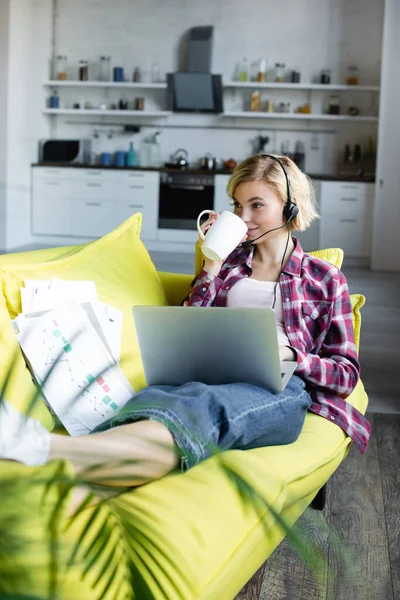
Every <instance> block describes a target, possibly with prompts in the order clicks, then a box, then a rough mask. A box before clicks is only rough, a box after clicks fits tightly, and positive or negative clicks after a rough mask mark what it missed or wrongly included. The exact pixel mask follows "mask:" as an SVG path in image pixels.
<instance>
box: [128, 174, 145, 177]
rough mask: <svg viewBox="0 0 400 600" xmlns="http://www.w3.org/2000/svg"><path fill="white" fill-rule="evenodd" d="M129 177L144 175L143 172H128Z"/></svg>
mask: <svg viewBox="0 0 400 600" xmlns="http://www.w3.org/2000/svg"><path fill="white" fill-rule="evenodd" d="M129 177H144V175H143V173H129Z"/></svg>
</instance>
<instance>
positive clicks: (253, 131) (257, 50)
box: [0, 0, 384, 250]
mask: <svg viewBox="0 0 400 600" xmlns="http://www.w3.org/2000/svg"><path fill="white" fill-rule="evenodd" d="M383 14H384V0H374V1H372V0H371V1H368V2H364V1H362V0H287V1H286V2H285V3H276V2H273V1H272V0H248V1H247V2H245V3H244V2H240V1H239V0H231V1H230V2H227V1H226V0H204V1H203V2H201V3H194V2H190V1H189V0H186V1H184V0H168V1H163V0H136V1H135V2H133V1H128V0H114V2H113V3H112V4H111V3H109V2H105V1H101V0H98V1H96V0H92V1H90V2H80V1H77V0H18V2H13V1H12V0H8V1H6V2H3V3H2V4H1V6H0V33H1V34H2V35H0V45H2V48H0V49H2V50H3V51H2V52H0V82H1V81H2V80H6V82H7V86H5V87H4V86H3V87H2V86H0V109H1V108H2V106H4V110H0V115H1V116H0V119H1V122H0V125H1V124H3V127H0V130H1V133H0V169H1V170H0V181H6V182H7V185H3V186H1V188H0V220H1V228H0V248H5V249H7V250H11V249H15V248H20V247H26V246H29V245H32V244H38V245H54V244H59V243H60V238H59V236H54V237H53V238H52V237H51V236H47V237H41V236H40V235H39V236H38V235H33V233H32V227H31V214H30V213H31V186H32V169H31V166H30V165H31V164H32V163H35V162H37V161H38V156H39V155H38V142H39V140H41V139H48V138H49V137H55V138H58V139H65V138H69V139H82V138H90V139H91V140H92V155H91V161H92V162H93V163H95V162H97V161H99V160H100V155H101V153H111V154H114V153H115V152H118V151H125V152H126V151H128V149H129V145H130V143H131V142H133V145H134V148H135V150H136V160H137V162H138V164H140V163H142V164H144V166H146V165H148V164H149V161H150V159H149V158H148V155H146V153H145V152H144V149H145V148H147V145H146V144H145V142H147V141H148V140H149V139H152V138H153V137H154V134H155V133H156V132H159V135H158V136H157V138H158V141H159V150H160V162H161V163H164V162H166V161H169V160H170V158H171V155H173V154H174V152H175V151H176V150H177V149H178V148H185V149H186V151H187V154H188V160H189V163H190V165H191V166H198V165H199V161H200V160H201V157H204V155H206V153H211V154H212V155H213V156H215V157H217V158H220V159H222V160H224V161H226V160H227V159H230V158H233V159H235V160H236V161H240V160H242V159H243V158H245V157H246V156H248V155H250V154H251V153H253V152H254V151H256V150H258V145H257V144H258V140H259V139H260V136H263V137H264V138H267V139H268V141H267V142H266V143H265V145H264V149H265V150H266V151H267V152H278V153H281V152H282V150H283V149H285V151H288V152H294V150H295V147H296V143H299V142H300V146H301V147H303V148H304V152H305V170H306V171H307V172H308V173H311V174H316V175H320V176H323V175H334V174H337V173H338V172H340V170H341V168H342V166H343V165H342V164H341V163H342V160H343V157H344V154H345V146H346V144H348V145H349V147H350V148H351V149H354V147H355V145H356V144H359V145H360V147H361V149H363V150H364V152H365V151H366V150H367V149H369V150H372V151H374V150H375V147H376V143H377V130H378V128H377V116H378V111H379V91H366V92H361V91H359V90H356V88H355V90H354V92H353V91H347V92H343V93H341V92H340V91H339V92H337V93H336V92H332V91H330V92H326V91H324V90H322V91H321V90H312V91H309V90H296V91H293V90H288V89H285V90H268V89H264V90H262V89H260V92H261V98H260V100H261V105H262V106H264V105H265V103H266V102H267V101H268V100H272V101H274V102H276V103H280V102H285V103H286V102H289V103H290V106H291V109H290V111H291V112H293V111H294V110H296V109H297V107H298V106H301V105H304V104H307V103H308V104H310V106H311V112H312V113H322V112H326V111H327V103H328V100H329V98H330V96H332V95H338V96H339V98H340V102H341V114H343V115H346V114H347V110H348V108H349V107H350V106H356V107H357V108H358V109H359V110H360V115H361V116H363V115H364V116H365V115H367V116H372V117H373V118H374V119H373V120H371V121H368V120H366V121H354V122H351V121H348V120H344V121H336V120H315V121H314V120H307V119H304V120H303V119H301V115H299V116H300V118H298V119H295V120H294V119H293V120H291V119H279V120H278V119H271V118H265V119H263V118H260V117H259V115H257V117H256V118H250V116H246V117H244V116H243V117H241V116H240V115H239V116H237V113H238V112H239V113H240V112H241V111H243V110H245V111H249V110H250V104H251V93H252V92H254V89H246V88H229V89H224V112H225V114H224V115H222V116H221V115H215V114H214V115H204V114H177V113H174V114H172V115H168V116H162V117H160V116H159V115H157V116H146V112H148V111H162V110H166V109H167V106H166V91H165V90H164V89H143V90H137V89H127V90H120V89H119V90H117V89H111V90H110V89H109V90H106V89H103V88H101V87H95V88H91V87H87V88H86V87H85V88H84V87H82V88H73V87H62V86H60V87H59V88H57V90H58V96H59V107H60V108H69V109H72V107H73V106H74V104H75V105H76V104H77V103H78V104H79V107H80V109H82V108H83V107H84V106H85V104H86V103H90V106H92V107H94V108H98V109H100V111H101V108H102V105H103V107H104V106H105V105H107V107H109V106H110V104H113V103H114V104H115V105H116V106H117V107H118V106H120V102H121V101H122V102H128V108H129V109H131V108H132V107H133V106H134V105H135V99H136V98H137V97H139V96H140V97H143V100H144V108H145V110H144V111H143V113H142V114H141V115H140V117H135V116H131V115H130V114H128V112H129V111H128V112H127V116H126V117H125V116H122V117H120V116H105V115H104V114H100V115H96V114H94V113H93V114H92V115H89V114H87V115H84V116H82V115H81V113H80V111H77V112H76V114H65V115H64V114H58V115H55V114H49V113H46V112H44V109H46V107H49V97H50V96H52V95H54V91H53V90H54V88H53V87H52V86H50V85H48V84H47V85H45V84H46V82H48V81H49V80H50V79H52V78H53V77H54V75H55V70H57V65H55V64H54V63H53V62H52V60H51V59H52V56H57V55H62V56H66V57H67V62H66V70H67V80H71V79H74V80H76V79H78V78H79V71H78V67H79V61H81V60H86V61H88V78H89V80H96V79H98V78H99V76H100V72H99V69H100V56H102V55H109V56H110V57H111V60H110V63H111V70H112V68H113V67H115V66H122V67H123V68H124V75H125V79H126V80H127V81H133V78H134V75H133V74H134V70H135V68H137V67H138V68H139V69H140V72H141V78H142V81H143V82H148V81H152V80H153V81H154V79H159V80H160V81H161V82H163V81H165V77H166V74H167V73H169V72H174V71H177V70H179V69H180V68H181V67H182V61H183V60H184V57H185V48H186V45H185V34H187V32H188V30H189V29H190V28H192V27H195V26H203V25H212V26H213V40H212V60H211V72H212V73H215V74H221V75H222V77H223V83H224V84H228V83H230V82H231V81H232V80H233V79H234V78H235V77H237V70H238V65H240V64H242V63H243V59H244V58H246V59H247V62H248V67H249V76H250V77H251V75H252V73H253V71H254V69H256V67H257V66H258V65H259V61H260V59H261V58H264V59H265V60H266V70H267V81H273V80H274V77H275V69H274V65H275V63H284V64H285V73H286V74H285V77H289V80H290V73H291V71H298V72H300V77H301V83H309V82H320V77H321V72H322V71H323V70H325V69H329V70H330V81H331V83H333V84H345V83H346V79H347V77H348V76H349V71H348V67H349V66H352V65H355V66H357V68H358V72H357V76H358V79H359V84H360V85H365V86H379V84H380V76H381V64H380V63H381V47H382V26H383ZM7 24H8V26H7ZM111 77H112V75H111ZM88 110H89V109H88ZM229 113H231V114H232V113H235V115H236V116H234V117H233V116H229ZM124 125H139V126H140V131H139V132H138V133H132V132H126V131H125V130H124ZM372 170H373V168H372ZM3 175H4V177H3ZM77 241H79V240H77V238H76V237H75V238H74V239H71V240H69V239H67V238H64V239H63V240H62V243H76V242H77ZM82 241H87V240H85V239H83V238H82Z"/></svg>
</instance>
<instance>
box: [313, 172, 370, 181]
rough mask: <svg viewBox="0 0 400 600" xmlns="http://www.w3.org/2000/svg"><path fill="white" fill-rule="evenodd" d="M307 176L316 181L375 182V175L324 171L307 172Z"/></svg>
mask: <svg viewBox="0 0 400 600" xmlns="http://www.w3.org/2000/svg"><path fill="white" fill-rule="evenodd" d="M307 175H308V177H310V178H311V179H315V180H318V181H349V182H355V183H375V175H362V176H360V175H355V174H354V175H350V174H335V175H333V174H332V173H329V174H327V173H324V174H314V173H307Z"/></svg>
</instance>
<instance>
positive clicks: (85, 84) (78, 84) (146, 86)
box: [43, 79, 167, 90]
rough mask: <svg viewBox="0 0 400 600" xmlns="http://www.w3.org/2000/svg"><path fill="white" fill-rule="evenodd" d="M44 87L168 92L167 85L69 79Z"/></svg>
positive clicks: (49, 83) (55, 81) (47, 83)
mask: <svg viewBox="0 0 400 600" xmlns="http://www.w3.org/2000/svg"><path fill="white" fill-rule="evenodd" d="M43 85H44V87H82V88H88V87H92V88H124V89H129V88H133V89H142V90H144V89H146V90H147V89H149V90H166V89H167V84H166V83H141V82H129V81H73V80H69V79H55V80H53V81H45V82H44V84H43Z"/></svg>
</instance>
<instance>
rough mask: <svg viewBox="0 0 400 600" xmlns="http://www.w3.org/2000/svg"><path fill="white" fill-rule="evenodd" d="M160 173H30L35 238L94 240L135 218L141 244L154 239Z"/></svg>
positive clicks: (68, 170) (38, 169)
mask: <svg viewBox="0 0 400 600" xmlns="http://www.w3.org/2000/svg"><path fill="white" fill-rule="evenodd" d="M158 193H159V173H158V172H157V171H118V170H117V169H110V170H109V171H107V170H105V169H77V168H68V167H66V168H64V167H34V168H33V175H32V231H33V234H34V235H62V236H69V237H88V238H97V237H101V236H103V235H105V234H106V233H107V232H109V231H111V230H112V229H114V228H115V227H117V226H118V225H119V224H120V223H122V222H123V221H124V220H125V219H127V218H128V217H130V216H131V215H133V214H134V213H136V212H141V213H142V216H143V223H142V233H141V237H142V239H143V240H156V239H157V216H158Z"/></svg>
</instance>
